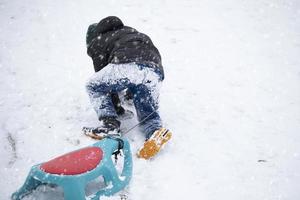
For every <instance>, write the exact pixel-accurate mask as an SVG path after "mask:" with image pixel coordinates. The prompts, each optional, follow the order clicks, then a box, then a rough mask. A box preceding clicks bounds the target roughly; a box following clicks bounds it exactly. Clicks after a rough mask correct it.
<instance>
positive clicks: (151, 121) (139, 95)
mask: <svg viewBox="0 0 300 200" xmlns="http://www.w3.org/2000/svg"><path fill="white" fill-rule="evenodd" d="M131 92H132V93H133V102H134V105H135V108H136V112H137V117H138V120H139V121H143V120H144V121H143V123H142V124H141V127H142V128H143V131H144V132H145V133H146V137H147V139H148V138H149V137H150V136H151V135H152V134H153V133H154V131H155V130H158V129H159V128H161V127H162V122H161V119H160V116H159V114H158V111H157V109H158V102H157V99H156V98H155V97H154V95H153V94H152V92H151V90H150V88H149V87H147V86H146V85H144V84H139V85H136V86H134V87H133V88H131Z"/></svg>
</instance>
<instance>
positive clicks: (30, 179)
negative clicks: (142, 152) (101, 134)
mask: <svg viewBox="0 0 300 200" xmlns="http://www.w3.org/2000/svg"><path fill="white" fill-rule="evenodd" d="M121 141H123V142H122V146H123V154H124V163H123V170H122V173H121V175H120V176H119V175H118V172H117V170H116V168H115V165H114V163H113V161H112V158H111V156H112V154H113V153H114V152H116V151H118V149H120V141H118V140H115V139H110V138H105V139H103V140H100V141H99V142H97V143H95V144H93V145H92V146H88V147H86V148H82V149H79V150H76V151H73V152H70V153H67V154H64V155H62V156H60V157H57V158H55V159H53V160H50V161H48V162H45V163H41V164H38V165H34V166H33V167H32V168H31V170H30V173H29V175H28V176H27V179H26V181H25V183H24V185H23V186H22V187H21V188H20V189H19V190H18V191H17V192H15V193H14V194H13V195H12V199H13V200H19V199H21V198H23V197H24V196H25V195H27V194H29V193H31V192H32V191H33V190H34V189H36V188H37V187H38V186H39V185H42V184H56V185H58V186H61V187H62V188H63V191H64V199H65V200H85V199H86V198H88V199H90V200H96V199H97V200H98V199H100V196H103V195H104V196H111V195H113V194H115V193H116V192H119V191H120V190H122V189H123V188H124V187H125V186H126V185H128V183H129V181H130V179H131V175H132V157H131V151H130V146H129V143H128V141H127V140H123V139H122V140H121ZM100 176H102V177H103V179H104V183H105V185H106V187H104V188H102V189H100V190H99V191H97V192H96V193H95V194H93V195H90V196H88V197H87V196H86V194H85V187H86V184H87V183H89V182H90V181H92V180H95V179H96V178H98V177H100Z"/></svg>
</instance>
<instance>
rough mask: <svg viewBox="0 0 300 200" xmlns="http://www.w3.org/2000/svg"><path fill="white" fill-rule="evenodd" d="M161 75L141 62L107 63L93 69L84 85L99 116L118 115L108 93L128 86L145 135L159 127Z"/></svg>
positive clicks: (160, 125) (150, 133)
mask: <svg viewBox="0 0 300 200" xmlns="http://www.w3.org/2000/svg"><path fill="white" fill-rule="evenodd" d="M161 80H162V75H161V74H160V73H159V72H157V71H154V70H153V69H152V68H150V67H147V66H145V65H141V64H135V63H128V64H109V65H107V66H106V67H105V68H103V69H102V70H100V71H99V72H97V73H95V74H94V75H93V76H92V77H91V78H90V79H89V81H88V82H87V85H86V88H87V92H88V94H89V97H90V101H91V103H92V105H93V107H94V109H95V111H96V113H97V115H98V118H99V119H100V118H103V117H117V116H118V115H117V113H116V110H115V108H114V105H113V102H112V99H111V93H118V92H121V91H123V90H125V89H129V90H130V92H131V93H132V94H133V103H134V106H135V109H136V113H137V118H138V120H139V121H140V122H141V121H143V122H142V123H141V127H142V129H143V132H144V133H145V134H146V138H149V137H150V136H151V135H152V134H153V132H154V131H155V130H157V129H159V128H161V127H162V122H161V118H160V116H159V113H158V96H159V86H160V82H161Z"/></svg>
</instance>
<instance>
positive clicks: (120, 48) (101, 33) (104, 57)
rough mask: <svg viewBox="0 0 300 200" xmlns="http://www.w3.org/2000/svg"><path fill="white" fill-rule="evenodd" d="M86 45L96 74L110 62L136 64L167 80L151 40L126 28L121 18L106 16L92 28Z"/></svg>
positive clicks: (89, 30)
mask: <svg viewBox="0 0 300 200" xmlns="http://www.w3.org/2000/svg"><path fill="white" fill-rule="evenodd" d="M86 44H87V53H88V55H89V56H90V57H91V58H92V59H93V64H94V69H95V71H96V72H97V71H99V70H101V69H103V68H104V67H105V66H106V65H107V64H109V63H114V64H120V63H131V62H135V63H137V64H143V65H145V66H148V67H152V68H154V69H155V70H159V71H160V73H161V74H162V77H164V72H163V67H162V64H161V56H160V53H159V51H158V50H157V48H156V47H155V46H154V44H153V43H152V41H151V39H150V38H149V37H148V36H147V35H145V34H143V33H140V32H138V31H137V30H135V29H134V28H131V27H128V26H124V25H123V23H122V21H121V20H120V19H119V18H118V17H114V16H111V17H106V18H104V19H102V20H101V21H100V22H99V23H96V24H92V25H90V26H89V28H88V31H87V36H86Z"/></svg>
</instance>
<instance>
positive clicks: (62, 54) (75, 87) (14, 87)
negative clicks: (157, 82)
mask: <svg viewBox="0 0 300 200" xmlns="http://www.w3.org/2000/svg"><path fill="white" fill-rule="evenodd" d="M108 15H116V16H119V17H120V18H121V19H122V20H123V21H124V23H125V24H127V25H129V26H133V27H135V28H136V29H138V30H140V31H142V32H145V33H147V34H148V35H149V36H150V37H151V38H152V40H153V42H154V43H155V45H156V46H157V47H158V49H159V50H160V51H161V54H162V57H163V65H164V67H165V72H166V79H165V82H164V85H163V87H162V90H161V101H160V106H161V107H160V113H161V116H162V118H163V120H164V122H165V124H166V126H167V127H168V128H170V129H171V130H172V132H173V133H174V134H173V135H174V137H173V138H172V141H171V142H170V143H169V144H168V145H167V146H166V148H165V149H164V150H163V151H162V152H161V154H160V155H159V156H158V157H157V158H155V159H154V160H151V161H144V160H139V159H137V158H134V171H133V178H132V182H131V184H130V186H129V188H128V189H127V192H128V193H129V199H130V200H141V199H143V200H153V199H155V200H166V199H176V200H177V199H206V200H220V199H222V200H223V199H226V200H232V199H234V200H241V199H243V200H253V199H256V200H262V199H264V200H298V199H300V192H299V186H300V59H299V56H300V2H299V0H289V1H284V0H257V1H250V0H249V1H246V0H224V1H217V0H182V1H179V0H176V1H175V0H152V1H146V0H122V1H117V0H106V1H102V0H93V1H85V0H76V1H75V0H65V1H59V0H44V1H39V0H24V1H17V0H1V1H0V25H1V28H0V74H1V75H0V95H1V96H0V113H1V114H0V123H1V124H0V143H1V147H0V149H1V150H0V157H1V159H0V177H1V178H0V199H1V200H8V199H9V197H10V195H11V193H12V192H14V191H15V190H16V189H17V188H19V187H20V186H21V185H22V184H23V182H24V180H25V177H26V176H27V173H28V171H29V169H30V167H31V166H32V165H34V164H37V163H40V162H42V161H47V160H49V159H51V158H53V157H55V156H58V155H61V154H63V153H65V152H68V151H71V150H74V149H78V148H80V147H84V146H87V145H89V144H92V143H93V142H94V141H93V140H91V139H89V138H86V137H85V136H83V135H82V134H81V128H82V126H87V125H97V119H96V114H95V113H94V111H93V109H92V107H91V106H90V103H89V100H88V97H87V94H86V92H85V88H84V84H85V81H86V80H87V79H88V78H89V77H90V76H91V75H92V74H93V66H92V62H91V60H90V58H89V57H88V56H87V55H86V47H85V34H86V30H87V27H88V25H89V24H91V23H94V22H98V21H99V20H100V19H101V18H103V17H106V16H108ZM135 122H136V121H134V120H131V121H127V122H125V123H124V124H123V126H124V127H125V128H128V127H130V126H132V125H134V123H135ZM126 137H127V138H129V140H130V142H131V146H132V149H133V153H134V154H135V152H136V150H137V148H138V147H140V146H141V144H142V142H143V137H142V135H141V133H139V131H138V129H135V130H133V131H132V132H130V133H129V134H128V135H127V136H126ZM43 191H45V192H44V193H43ZM61 198H62V195H61V193H59V192H58V193H55V192H54V191H52V190H49V189H47V188H46V189H45V188H44V189H39V191H38V192H35V193H34V194H33V195H32V196H29V197H27V199H61ZM104 199H120V197H119V196H118V195H117V196H114V197H112V198H104Z"/></svg>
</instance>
